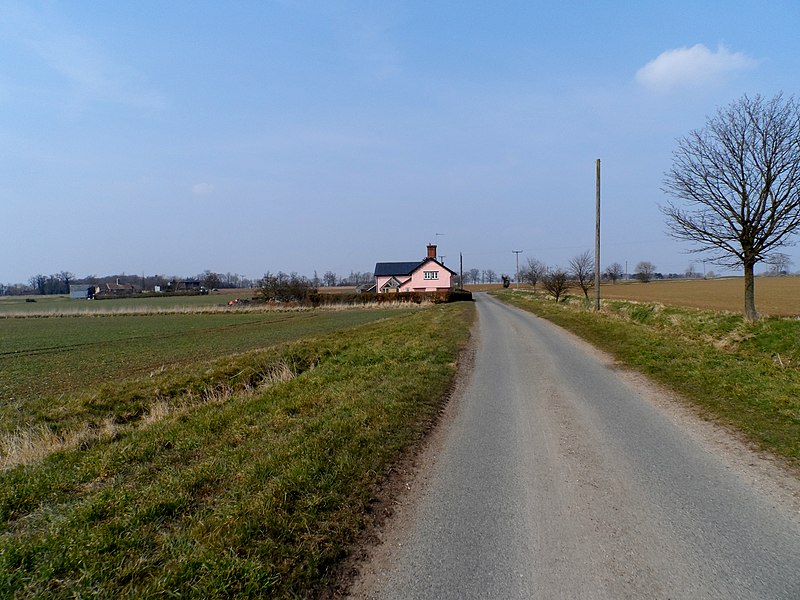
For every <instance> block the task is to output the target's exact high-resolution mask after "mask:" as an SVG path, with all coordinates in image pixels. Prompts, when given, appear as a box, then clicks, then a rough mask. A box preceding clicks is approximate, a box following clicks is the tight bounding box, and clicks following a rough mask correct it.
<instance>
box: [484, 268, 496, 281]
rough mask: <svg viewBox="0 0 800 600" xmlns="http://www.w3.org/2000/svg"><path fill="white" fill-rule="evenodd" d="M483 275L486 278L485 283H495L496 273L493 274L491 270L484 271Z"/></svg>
mask: <svg viewBox="0 0 800 600" xmlns="http://www.w3.org/2000/svg"><path fill="white" fill-rule="evenodd" d="M483 275H484V277H485V278H486V283H494V282H495V281H497V273H495V272H494V271H492V270H491V269H486V270H485V271H484V272H483Z"/></svg>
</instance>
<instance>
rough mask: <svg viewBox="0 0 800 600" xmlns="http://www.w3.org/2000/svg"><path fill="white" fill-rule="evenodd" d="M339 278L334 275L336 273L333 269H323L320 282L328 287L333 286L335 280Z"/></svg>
mask: <svg viewBox="0 0 800 600" xmlns="http://www.w3.org/2000/svg"><path fill="white" fill-rule="evenodd" d="M338 279H339V278H338V277H337V276H336V273H334V272H333V271H325V272H324V273H323V274H322V283H324V284H325V285H326V286H328V287H333V286H335V285H336V281H337V280H338Z"/></svg>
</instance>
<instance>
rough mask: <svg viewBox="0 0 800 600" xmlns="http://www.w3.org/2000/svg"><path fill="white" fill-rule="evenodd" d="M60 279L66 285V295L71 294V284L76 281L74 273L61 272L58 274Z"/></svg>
mask: <svg viewBox="0 0 800 600" xmlns="http://www.w3.org/2000/svg"><path fill="white" fill-rule="evenodd" d="M58 278H59V279H60V280H61V281H62V282H63V284H64V292H65V293H67V294H69V286H70V284H71V283H72V282H73V281H74V280H75V275H73V274H72V273H70V272H69V271H61V272H60V273H59V274H58Z"/></svg>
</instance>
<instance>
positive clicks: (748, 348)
mask: <svg viewBox="0 0 800 600" xmlns="http://www.w3.org/2000/svg"><path fill="white" fill-rule="evenodd" d="M496 295H497V296H498V298H501V299H502V300H504V301H506V302H508V303H510V304H514V305H516V306H519V307H520V308H523V309H525V310H529V311H531V312H534V313H535V314H537V315H539V316H541V317H544V318H546V319H548V320H550V321H552V322H554V323H556V324H557V325H560V326H562V327H564V328H566V329H568V330H570V331H572V332H574V333H576V334H578V335H580V336H581V337H583V338H585V339H587V340H588V341H590V342H592V343H593V344H594V345H596V346H597V347H599V348H602V349H603V350H606V351H607V352H609V353H611V354H612V355H613V356H614V357H615V358H616V359H618V360H619V361H621V362H622V363H624V364H626V365H628V366H630V367H632V368H633V369H636V370H638V371H641V372H643V373H646V374H647V375H649V376H651V377H653V378H654V379H655V380H657V381H659V382H661V383H663V384H665V385H667V386H668V387H670V388H672V389H673V390H675V391H677V392H679V393H680V394H681V395H682V396H683V397H684V398H687V399H688V400H689V401H691V402H693V403H694V404H695V405H697V406H699V407H701V408H702V409H703V410H704V411H705V413H706V414H707V415H710V416H712V417H713V418H715V419H718V420H719V421H721V422H723V423H725V424H727V425H731V426H733V427H735V428H736V429H738V430H740V431H742V432H744V433H745V434H746V435H747V436H748V437H749V438H750V439H751V440H753V441H754V442H755V443H756V444H757V445H758V446H760V447H761V448H763V449H765V450H769V451H771V452H773V453H775V454H777V455H779V456H783V457H785V458H786V459H788V461H789V462H790V463H792V464H793V465H795V466H800V320H798V319H794V318H769V319H763V320H761V321H758V322H757V323H753V324H748V323H746V322H745V321H744V320H743V319H742V317H741V316H739V315H735V314H731V313H722V312H712V311H703V310H699V309H691V308H679V307H669V306H663V305H660V304H653V303H650V304H647V303H645V304H640V303H634V302H625V301H606V302H604V303H603V305H602V310H601V312H600V313H599V314H598V313H595V312H593V311H592V310H591V305H590V304H589V303H586V302H585V301H584V300H582V299H577V298H575V297H570V298H568V300H567V302H565V303H559V304H558V305H556V304H555V303H554V302H553V301H552V299H549V298H545V297H543V296H536V295H533V294H530V293H526V292H517V293H512V292H501V293H498V294H496Z"/></svg>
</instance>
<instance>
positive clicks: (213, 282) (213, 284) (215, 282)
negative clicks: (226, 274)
mask: <svg viewBox="0 0 800 600" xmlns="http://www.w3.org/2000/svg"><path fill="white" fill-rule="evenodd" d="M197 278H198V279H199V280H200V284H201V285H202V286H203V287H204V288H206V289H207V290H213V289H216V288H218V287H220V285H221V284H222V278H221V277H220V276H219V273H214V272H213V271H209V270H208V269H206V270H205V271H203V272H202V273H201V274H200V275H198V277H197Z"/></svg>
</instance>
